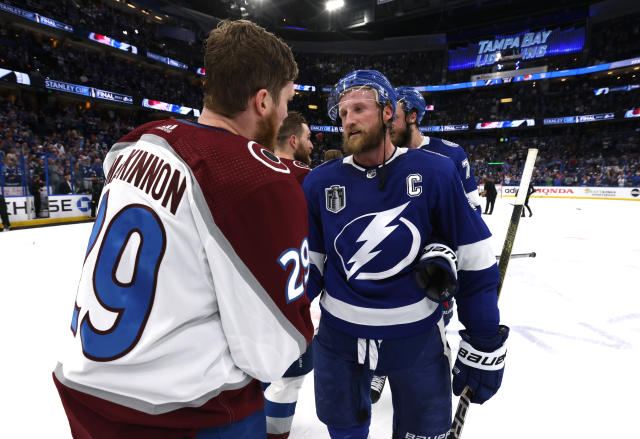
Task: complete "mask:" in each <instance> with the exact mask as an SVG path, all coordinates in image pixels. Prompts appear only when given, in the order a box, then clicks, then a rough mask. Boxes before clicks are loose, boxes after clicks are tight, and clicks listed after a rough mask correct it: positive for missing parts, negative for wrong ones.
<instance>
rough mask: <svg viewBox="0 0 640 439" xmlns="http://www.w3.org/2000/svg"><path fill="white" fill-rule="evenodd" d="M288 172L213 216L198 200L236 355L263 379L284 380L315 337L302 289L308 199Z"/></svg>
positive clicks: (222, 315)
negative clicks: (226, 211) (225, 212)
mask: <svg viewBox="0 0 640 439" xmlns="http://www.w3.org/2000/svg"><path fill="white" fill-rule="evenodd" d="M195 174H196V176H197V179H198V180H199V181H203V179H205V178H206V176H205V175H200V176H198V172H195ZM289 177H290V176H287V178H282V179H279V180H275V181H272V182H269V183H266V184H263V185H262V186H259V187H258V188H256V189H255V190H252V191H251V192H249V193H248V195H246V196H245V197H244V198H243V199H242V200H238V202H237V203H236V208H235V209H233V211H231V212H229V213H228V214H223V215H218V216H216V220H215V222H214V221H213V218H211V217H210V211H209V210H208V209H202V206H197V205H194V210H196V211H197V212H199V213H202V212H204V215H203V216H202V218H199V220H198V221H197V222H199V223H200V224H199V225H198V228H199V230H200V231H201V237H202V239H203V241H204V244H205V251H206V258H207V260H208V263H209V265H210V268H211V274H212V277H213V284H214V287H215V294H216V298H217V301H218V305H219V309H220V319H221V323H222V327H223V330H224V334H225V337H226V340H227V342H228V345H229V350H230V352H231V356H232V358H233V360H234V363H235V364H236V365H237V366H238V367H239V368H240V369H242V370H243V371H244V372H246V373H247V374H248V375H250V376H252V377H254V378H257V379H259V380H261V381H265V382H270V381H273V380H275V379H277V378H280V377H281V376H282V375H283V374H284V372H285V371H286V369H287V368H288V367H289V366H290V365H291V363H292V362H293V361H294V360H295V359H296V358H298V357H299V356H300V355H301V354H302V353H304V351H305V350H306V348H307V345H308V343H309V342H310V340H311V337H312V335H313V325H312V323H311V318H310V314H309V300H308V299H307V297H306V295H305V280H306V279H305V278H306V275H307V273H308V269H309V264H308V248H306V247H307V211H306V201H305V199H304V194H303V192H302V190H301V188H300V185H299V184H298V183H297V182H296V180H295V179H294V178H289ZM195 204H197V203H195ZM209 205H211V203H210V202H209ZM214 207H215V206H214ZM207 216H209V218H206V217H207ZM305 253H307V254H305ZM202 342H203V343H206V341H204V340H203V341H202Z"/></svg>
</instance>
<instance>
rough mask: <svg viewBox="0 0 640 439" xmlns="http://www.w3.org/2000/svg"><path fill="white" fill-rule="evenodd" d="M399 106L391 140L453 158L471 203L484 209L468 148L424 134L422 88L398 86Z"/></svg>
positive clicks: (479, 209)
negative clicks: (419, 89) (421, 122)
mask: <svg viewBox="0 0 640 439" xmlns="http://www.w3.org/2000/svg"><path fill="white" fill-rule="evenodd" d="M396 95H397V97H398V108H397V109H396V115H395V117H394V120H393V126H392V132H393V133H392V136H391V141H392V142H393V144H394V145H397V146H401V147H404V148H421V149H424V150H427V151H433V152H437V153H438V154H442V155H444V156H447V157H449V158H450V159H451V160H453V163H454V164H455V166H456V169H457V170H458V174H460V179H461V180H462V185H463V186H464V191H465V192H466V194H467V198H468V199H469V203H470V204H471V205H472V206H473V208H474V209H476V210H477V211H478V213H480V214H481V213H482V207H481V206H480V195H479V194H478V184H477V183H476V179H475V177H474V176H473V171H472V170H471V164H470V163H469V159H468V158H467V154H466V153H465V152H464V149H462V147H461V146H460V145H458V144H457V143H453V142H449V141H448V140H443V139H438V138H436V137H430V136H423V135H422V134H421V133H420V130H419V129H418V125H420V121H421V120H422V117H423V116H424V113H425V108H426V103H425V101H424V98H423V97H422V95H421V94H420V92H419V91H418V90H416V89H415V88H413V87H398V88H396Z"/></svg>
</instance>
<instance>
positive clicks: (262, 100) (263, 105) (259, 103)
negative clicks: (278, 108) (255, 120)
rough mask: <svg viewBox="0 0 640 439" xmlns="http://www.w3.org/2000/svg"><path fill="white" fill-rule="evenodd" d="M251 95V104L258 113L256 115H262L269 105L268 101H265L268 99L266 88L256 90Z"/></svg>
mask: <svg viewBox="0 0 640 439" xmlns="http://www.w3.org/2000/svg"><path fill="white" fill-rule="evenodd" d="M253 97H254V98H255V99H254V101H253V106H254V108H255V110H256V112H257V113H258V115H260V116H264V115H265V113H266V112H267V108H268V106H269V103H268V102H267V100H268V99H270V97H269V92H268V91H267V89H266V88H261V89H260V90H258V91H257V92H256V94H254V95H253Z"/></svg>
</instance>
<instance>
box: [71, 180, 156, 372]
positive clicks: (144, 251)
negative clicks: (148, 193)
mask: <svg viewBox="0 0 640 439" xmlns="http://www.w3.org/2000/svg"><path fill="white" fill-rule="evenodd" d="M108 198H109V193H108V192H107V193H105V194H104V196H103V197H102V203H101V204H100V209H99V211H98V217H97V219H96V223H95V225H94V227H93V231H92V232H91V237H90V238H89V247H88V250H87V256H88V255H89V253H91V252H92V251H96V250H95V248H96V247H98V250H97V251H98V255H97V256H96V259H95V265H94V268H93V294H94V295H95V297H96V299H97V301H98V303H99V304H100V305H101V306H102V308H104V309H105V310H108V311H110V312H112V313H117V317H116V319H115V321H114V323H113V325H112V326H111V327H110V328H108V329H106V330H101V329H97V328H96V327H95V326H94V324H93V323H92V322H91V315H90V310H88V311H87V312H86V314H85V316H84V318H83V319H82V322H80V340H81V342H82V351H83V353H84V355H85V356H86V357H87V358H89V359H91V360H94V361H112V360H115V359H117V358H120V357H122V356H124V355H126V354H127V353H128V352H130V351H131V350H132V349H133V348H134V347H135V345H136V344H137V343H138V341H139V340H140V337H141V336H142V332H143V331H144V327H145V325H146V323H147V320H148V318H149V314H150V313H151V308H152V306H153V300H154V296H155V291H156V282H157V279H158V271H159V269H160V263H161V262H162V257H163V256H164V252H165V248H166V242H167V238H166V232H165V229H164V226H163V224H162V221H161V220H160V218H159V217H158V215H157V214H156V213H155V212H154V211H153V210H151V209H150V208H149V207H148V206H145V205H142V204H130V205H128V206H125V207H124V208H122V209H121V210H120V211H119V212H118V213H116V214H115V215H114V216H113V218H112V219H111V221H110V222H109V224H108V225H107V226H106V229H105V231H104V233H103V234H102V238H101V241H100V242H99V243H98V241H97V239H98V237H99V236H100V232H101V230H102V228H103V226H104V221H105V216H106V210H107V207H106V206H107V203H108ZM97 244H99V246H98V245H97ZM125 254H126V255H127V256H128V257H127V256H125ZM125 260H126V261H125ZM122 272H124V273H128V274H126V275H125V276H124V277H126V279H121V278H120V277H122V276H119V273H122ZM79 314H80V308H78V306H77V305H76V307H75V309H74V313H73V319H72V322H71V330H72V331H73V333H74V335H75V334H76V331H77V329H78V317H79Z"/></svg>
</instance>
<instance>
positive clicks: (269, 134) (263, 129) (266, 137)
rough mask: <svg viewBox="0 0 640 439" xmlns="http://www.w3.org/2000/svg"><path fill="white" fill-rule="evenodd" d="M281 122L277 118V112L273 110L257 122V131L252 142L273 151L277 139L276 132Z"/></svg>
mask: <svg viewBox="0 0 640 439" xmlns="http://www.w3.org/2000/svg"><path fill="white" fill-rule="evenodd" d="M281 123H282V120H280V119H279V118H278V111H277V109H275V108H272V110H271V111H270V112H269V113H268V114H266V115H265V117H263V118H262V119H260V120H259V121H258V129H257V131H256V133H255V135H254V137H255V139H254V141H255V142H256V143H259V144H260V145H262V146H264V147H265V148H268V149H270V150H271V151H273V149H274V148H275V145H276V139H277V137H278V130H279V129H280V124H281Z"/></svg>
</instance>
